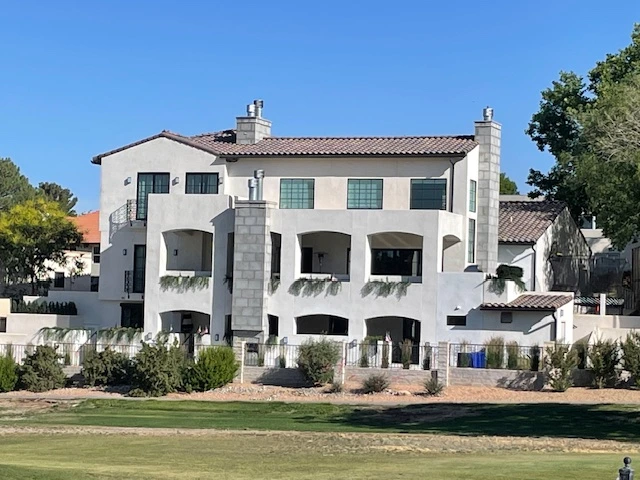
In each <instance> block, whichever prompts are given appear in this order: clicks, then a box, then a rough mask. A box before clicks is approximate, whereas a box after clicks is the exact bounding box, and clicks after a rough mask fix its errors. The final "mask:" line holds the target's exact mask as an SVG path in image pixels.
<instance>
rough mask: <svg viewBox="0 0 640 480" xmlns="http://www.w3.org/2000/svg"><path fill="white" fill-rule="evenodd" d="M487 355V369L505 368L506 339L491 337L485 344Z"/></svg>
mask: <svg viewBox="0 0 640 480" xmlns="http://www.w3.org/2000/svg"><path fill="white" fill-rule="evenodd" d="M484 347H485V352H486V355H487V368H503V365H504V338H503V337H491V338H490V339H489V341H487V342H485V344H484Z"/></svg>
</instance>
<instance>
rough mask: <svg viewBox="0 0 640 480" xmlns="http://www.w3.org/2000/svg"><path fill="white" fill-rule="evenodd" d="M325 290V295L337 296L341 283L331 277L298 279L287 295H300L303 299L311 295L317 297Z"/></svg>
mask: <svg viewBox="0 0 640 480" xmlns="http://www.w3.org/2000/svg"><path fill="white" fill-rule="evenodd" d="M327 287H328V288H327ZM325 288H326V289H327V292H326V295H337V294H338V293H339V292H340V290H342V282H341V281H340V280H338V279H336V278H335V277H333V276H332V277H326V278H298V279H296V280H295V281H294V282H293V283H292V284H291V286H290V287H289V293H290V294H291V295H295V296H296V297H297V296H298V295H300V294H302V295H304V296H305V297H310V296H312V295H313V296H314V297H317V296H318V295H320V294H321V293H322V292H323V291H324V290H325Z"/></svg>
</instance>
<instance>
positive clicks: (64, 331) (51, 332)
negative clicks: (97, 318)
mask: <svg viewBox="0 0 640 480" xmlns="http://www.w3.org/2000/svg"><path fill="white" fill-rule="evenodd" d="M85 331H86V329H85V328H64V327H43V328H41V329H40V330H38V335H40V336H41V337H42V339H43V340H44V341H48V340H53V341H55V342H64V341H65V340H68V338H67V337H68V336H69V335H71V334H72V333H75V332H85Z"/></svg>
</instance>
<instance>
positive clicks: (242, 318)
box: [231, 200, 274, 342]
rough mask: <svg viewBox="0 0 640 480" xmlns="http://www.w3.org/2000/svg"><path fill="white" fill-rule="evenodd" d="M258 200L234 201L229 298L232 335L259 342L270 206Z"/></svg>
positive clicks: (264, 316)
mask: <svg viewBox="0 0 640 480" xmlns="http://www.w3.org/2000/svg"><path fill="white" fill-rule="evenodd" d="M273 206H274V204H273V203H271V202H266V201H260V200H257V201H256V200H238V201H236V204H235V233H234V249H233V298H232V306H231V329H232V330H233V337H234V339H236V338H240V339H246V340H250V341H251V340H252V341H254V342H255V341H258V342H263V341H264V331H265V329H266V325H267V301H268V290H267V287H268V285H269V279H270V277H271V226H270V224H271V215H270V213H271V209H272V208H273Z"/></svg>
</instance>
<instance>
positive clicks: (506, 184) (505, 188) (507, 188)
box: [500, 172, 520, 195]
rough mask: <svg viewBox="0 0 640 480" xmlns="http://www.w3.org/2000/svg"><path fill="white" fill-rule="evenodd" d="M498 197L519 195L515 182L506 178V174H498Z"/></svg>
mask: <svg viewBox="0 0 640 480" xmlns="http://www.w3.org/2000/svg"><path fill="white" fill-rule="evenodd" d="M500 195H520V192H519V191H518V185H516V182H514V181H513V180H511V179H510V178H509V177H507V174H506V173H504V172H502V173H500Z"/></svg>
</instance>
